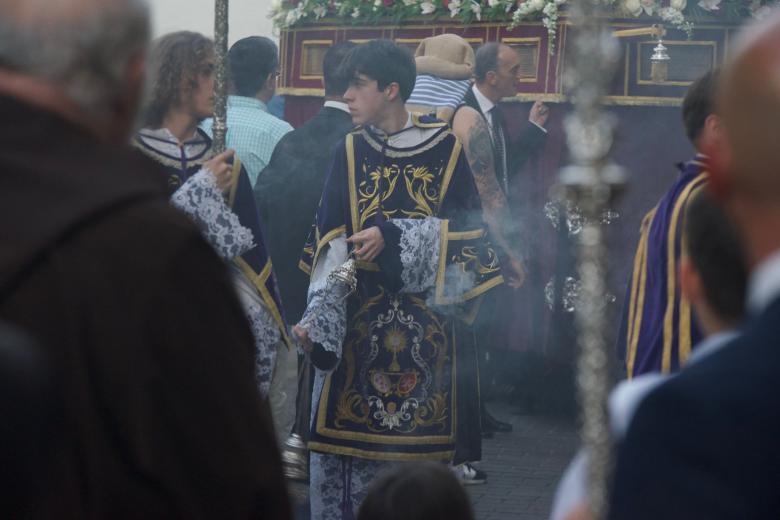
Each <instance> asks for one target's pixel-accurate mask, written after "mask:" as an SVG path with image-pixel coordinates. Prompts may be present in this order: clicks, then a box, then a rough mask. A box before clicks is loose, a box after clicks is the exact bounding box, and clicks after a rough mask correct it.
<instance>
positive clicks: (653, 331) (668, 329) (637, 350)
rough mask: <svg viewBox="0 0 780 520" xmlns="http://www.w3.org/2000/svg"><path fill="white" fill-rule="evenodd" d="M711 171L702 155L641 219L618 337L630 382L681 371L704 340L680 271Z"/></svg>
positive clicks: (686, 165)
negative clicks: (690, 214) (691, 205)
mask: <svg viewBox="0 0 780 520" xmlns="http://www.w3.org/2000/svg"><path fill="white" fill-rule="evenodd" d="M706 166H707V163H706V157H705V156H703V155H701V154H699V155H697V156H696V157H695V158H694V159H693V160H692V161H689V162H687V163H684V164H680V165H679V168H680V175H679V177H678V179H677V181H676V182H675V183H674V185H673V186H672V187H671V188H670V189H669V191H668V192H667V193H666V195H664V196H663V198H661V200H660V201H659V203H658V205H657V206H656V207H655V208H654V209H653V210H651V211H650V212H649V213H648V214H647V215H645V217H644V219H643V220H642V226H641V230H640V234H639V245H638V246H637V250H636V255H635V257H634V268H633V272H632V275H631V282H630V285H629V288H628V299H627V301H626V304H625V308H624V314H623V323H622V326H621V335H620V337H619V348H620V350H621V351H622V352H624V353H625V361H626V372H627V375H628V377H629V378H632V377H634V376H637V375H640V374H644V373H646V372H662V373H669V372H674V371H677V370H678V369H679V368H680V367H681V366H682V365H683V364H684V363H685V361H686V360H687V359H688V356H689V355H690V353H691V349H692V348H693V346H695V345H696V344H697V343H698V342H699V340H700V339H701V332H700V331H699V327H698V325H697V323H696V319H695V316H694V314H693V312H692V309H691V305H690V303H689V302H688V300H687V299H686V298H684V297H682V295H681V294H680V284H679V279H678V267H679V261H680V256H681V253H682V251H683V248H684V237H683V235H682V230H683V222H684V219H685V211H686V208H687V204H688V201H689V200H691V198H692V197H693V196H694V195H695V194H696V193H697V192H698V191H699V190H701V189H702V188H703V187H704V185H705V184H706V181H707V171H706Z"/></svg>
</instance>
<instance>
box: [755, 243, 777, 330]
mask: <svg viewBox="0 0 780 520" xmlns="http://www.w3.org/2000/svg"><path fill="white" fill-rule="evenodd" d="M778 296H780V250H778V251H776V252H774V253H772V254H771V255H770V256H769V257H768V258H767V259H766V260H764V261H763V262H761V263H760V264H758V266H757V267H756V268H755V269H753V274H751V275H750V283H749V285H748V310H749V311H750V313H751V314H754V315H755V314H759V313H761V312H762V311H764V310H765V309H766V308H767V307H768V306H769V304H770V303H772V301H773V300H774V299H775V298H777V297H778Z"/></svg>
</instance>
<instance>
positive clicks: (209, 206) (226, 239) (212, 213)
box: [171, 169, 255, 261]
mask: <svg viewBox="0 0 780 520" xmlns="http://www.w3.org/2000/svg"><path fill="white" fill-rule="evenodd" d="M171 203H172V204H173V205H174V206H175V207H177V208H178V209H180V210H181V211H183V212H184V213H186V214H187V215H189V217H190V218H191V219H192V220H194V221H195V223H196V224H197V226H198V227H199V228H200V230H201V232H202V233H203V235H204V237H205V238H206V240H207V241H208V242H209V244H211V246H212V247H213V248H214V249H215V250H216V251H217V254H219V256H220V257H222V258H223V259H224V260H227V261H230V260H233V259H234V258H236V257H237V256H240V255H242V254H244V253H246V252H247V251H249V250H250V249H252V248H253V247H255V243H254V236H253V235H252V231H251V230H250V229H249V228H247V227H245V226H242V225H241V222H239V220H238V216H236V214H235V213H233V212H232V211H231V210H230V208H229V207H228V206H227V204H225V199H224V198H223V197H222V193H220V191H219V188H217V183H216V180H215V179H214V176H213V175H212V174H211V173H209V172H208V171H207V170H206V169H202V170H200V171H199V172H198V173H196V174H195V175H193V176H192V177H190V178H189V179H187V182H185V183H184V184H182V185H181V187H180V188H179V189H178V190H176V193H174V194H173V196H172V197H171Z"/></svg>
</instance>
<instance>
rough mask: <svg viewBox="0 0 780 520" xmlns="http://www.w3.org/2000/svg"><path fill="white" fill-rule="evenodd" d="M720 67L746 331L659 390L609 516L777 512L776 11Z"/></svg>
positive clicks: (728, 195) (634, 434)
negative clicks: (745, 270) (746, 270)
mask: <svg viewBox="0 0 780 520" xmlns="http://www.w3.org/2000/svg"><path fill="white" fill-rule="evenodd" d="M735 48H736V52H735V53H734V54H733V55H732V58H731V62H730V63H729V65H728V66H727V68H726V69H725V70H724V74H723V84H722V86H721V87H722V90H721V98H720V100H719V101H720V103H719V106H720V107H721V109H722V114H723V122H724V125H725V129H726V134H727V136H728V137H727V142H724V143H720V144H719V146H718V147H717V149H715V150H712V151H711V152H712V155H713V156H714V161H713V164H714V167H713V168H712V171H711V176H710V184H709V186H710V189H711V190H712V192H713V194H715V195H716V196H717V198H719V199H720V201H721V203H722V205H723V207H724V209H725V210H726V212H727V213H728V214H729V216H730V218H731V219H732V220H733V222H734V223H735V225H736V227H737V229H738V231H739V232H740V234H741V235H742V240H743V244H744V247H745V250H746V254H747V257H748V262H749V264H750V266H751V274H750V283H749V289H748V312H749V313H750V315H751V319H750V322H749V323H748V324H747V325H746V327H745V329H744V332H743V334H742V336H741V337H740V338H738V339H736V340H734V341H733V342H732V343H730V344H729V345H727V346H725V347H723V348H722V349H721V350H719V351H718V352H715V353H713V354H712V355H710V356H708V357H707V358H706V359H703V360H702V361H701V362H699V363H696V364H695V365H693V366H690V367H688V368H686V369H685V370H683V371H682V372H681V373H680V374H679V375H678V376H675V377H673V378H672V379H671V380H669V382H667V383H666V384H664V385H662V386H661V387H659V388H658V389H656V390H655V391H654V392H652V393H651V394H650V395H649V396H648V397H647V398H645V400H644V401H643V402H642V404H641V405H640V407H639V409H638V410H637V413H636V416H635V418H634V420H633V422H632V424H631V427H630V428H629V431H628V434H627V436H626V439H625V441H624V442H623V443H622V445H621V446H620V449H619V453H618V461H617V468H616V474H615V481H614V492H613V496H612V504H611V508H610V517H611V518H616V519H618V518H619V519H624V518H631V519H634V520H636V519H639V520H641V519H644V518H647V519H650V518H653V519H656V518H664V519H672V520H674V519H686V520H688V519H697V518H701V519H705V518H706V519H708V520H712V519H726V518H729V519H731V518H776V517H777V516H778V511H780V493H778V490H779V489H780V443H778V439H779V438H780V376H779V375H780V348H778V337H780V234H778V232H777V230H778V229H780V147H778V146H777V136H778V135H780V86H778V83H777V82H776V81H767V77H772V75H773V74H774V73H775V71H777V70H778V67H780V50H779V49H780V13H777V12H775V13H774V15H770V19H769V20H765V21H764V22H763V23H762V25H760V26H758V27H751V28H750V29H748V30H747V31H745V32H744V33H743V35H742V41H741V42H740V43H738V45H737V46H736V47H735Z"/></svg>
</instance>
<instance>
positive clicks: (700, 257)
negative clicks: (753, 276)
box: [684, 190, 748, 322]
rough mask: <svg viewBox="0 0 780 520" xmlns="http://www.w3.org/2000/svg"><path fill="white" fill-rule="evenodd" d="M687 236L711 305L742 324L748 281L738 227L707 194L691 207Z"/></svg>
mask: <svg viewBox="0 0 780 520" xmlns="http://www.w3.org/2000/svg"><path fill="white" fill-rule="evenodd" d="M684 233H685V235H684V236H685V239H686V240H687V248H686V254H687V255H688V258H690V261H691V263H692V264H693V267H694V268H695V269H696V271H698V273H699V276H701V280H702V284H703V285H704V296H705V297H706V299H707V303H709V305H710V307H712V309H713V310H714V311H715V312H716V313H717V314H718V315H719V317H721V318H723V319H726V320H729V321H734V322H738V321H740V320H741V319H742V317H743V316H744V314H745V297H746V291H747V280H748V269H747V263H746V261H745V256H744V252H743V249H742V243H741V242H740V239H739V235H738V233H737V231H736V229H735V227H734V225H733V224H732V223H731V221H729V219H728V217H726V215H725V214H724V213H723V210H722V209H721V208H720V207H719V206H718V205H717V204H716V203H715V202H714V201H713V200H712V196H711V195H709V194H708V193H707V192H706V191H704V190H702V191H701V192H700V193H698V194H697V195H696V196H694V197H693V199H692V200H691V201H690V202H689V203H688V208H687V213H686V217H685V225H684Z"/></svg>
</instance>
